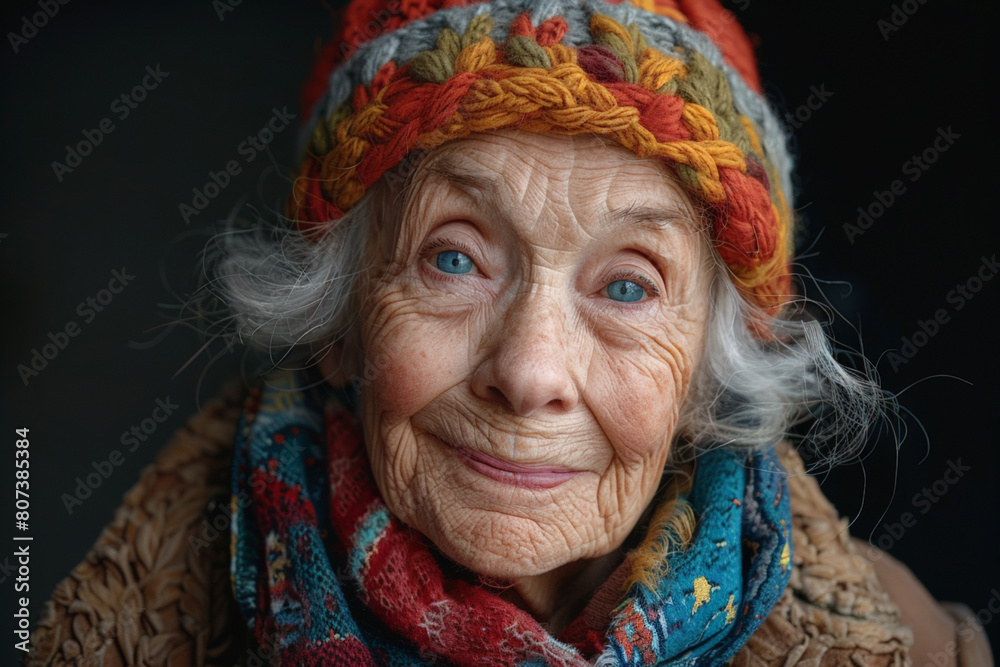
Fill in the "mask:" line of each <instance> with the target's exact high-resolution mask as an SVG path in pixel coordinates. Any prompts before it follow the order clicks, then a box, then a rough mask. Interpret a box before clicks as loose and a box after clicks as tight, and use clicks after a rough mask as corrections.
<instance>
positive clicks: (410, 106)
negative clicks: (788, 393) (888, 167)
mask: <svg viewBox="0 0 1000 667" xmlns="http://www.w3.org/2000/svg"><path fill="white" fill-rule="evenodd" d="M304 101H305V108H306V110H307V113H309V114H310V120H309V123H308V126H307V132H308V139H307V143H306V149H305V152H306V156H305V159H304V163H303V165H302V169H301V173H300V175H299V177H298V178H297V179H296V181H295V186H294V189H293V195H292V198H291V200H290V202H289V207H288V209H289V210H288V213H289V217H290V218H291V220H293V221H294V224H296V225H297V226H298V228H299V230H301V231H302V232H303V233H304V234H306V235H307V236H309V237H319V236H321V235H322V234H323V232H324V230H326V229H328V228H330V227H331V226H333V225H335V224H336V220H337V219H338V218H340V217H341V216H343V215H344V213H345V212H346V211H348V210H349V209H350V208H351V207H352V206H353V205H354V204H356V203H357V202H358V200H359V199H361V197H362V196H363V195H364V193H365V190H366V188H368V187H370V186H371V185H372V184H373V183H375V182H376V181H377V180H378V179H379V177H380V176H381V175H382V174H383V173H384V172H386V171H387V170H389V169H391V168H392V167H394V166H396V165H397V164H399V163H400V162H401V161H402V160H403V158H404V157H405V156H406V155H407V153H409V152H410V151H412V150H417V149H431V148H434V147H436V146H439V145H441V144H442V143H444V142H446V141H448V140H450V139H456V138H460V137H465V136H467V135H469V134H471V133H474V132H488V131H491V130H498V129H502V128H512V127H516V128H518V129H520V130H523V131H527V132H538V133H551V134H561V135H572V134H583V133H591V134H598V135H602V136H604V137H607V138H609V139H611V140H613V141H616V142H617V143H619V144H621V145H622V146H624V147H625V148H627V149H629V150H631V151H633V152H634V153H635V154H636V155H638V156H640V157H649V158H653V157H655V158H660V159H662V160H663V161H664V163H665V164H666V165H667V166H668V167H669V168H670V169H671V170H672V171H673V173H674V174H675V175H676V177H677V179H678V181H679V183H681V184H682V186H683V187H684V188H685V190H686V191H687V192H688V193H689V194H690V195H691V196H692V197H693V198H694V199H695V200H696V201H701V202H704V203H705V204H706V205H707V210H708V212H709V216H710V222H711V225H710V234H711V236H712V241H713V242H714V244H715V247H716V249H717V251H718V253H719V255H720V256H721V258H722V259H723V261H725V262H726V264H727V265H728V267H729V270H730V272H731V274H732V276H733V278H734V280H735V282H736V284H737V285H738V286H739V287H740V288H741V289H742V290H743V292H744V294H745V295H746V297H747V299H748V300H749V301H750V302H752V303H755V304H757V305H759V306H761V307H762V308H764V309H765V310H767V311H769V312H771V313H774V312H776V311H777V310H778V309H779V308H780V307H781V306H782V305H783V304H784V303H785V302H786V301H787V300H788V298H789V290H790V269H789V266H788V263H789V260H790V256H791V251H792V247H791V246H792V234H791V230H790V228H789V227H790V225H791V216H790V209H789V199H790V196H789V192H788V191H787V188H788V187H789V177H790V170H791V165H790V159H789V156H788V152H787V150H786V146H785V141H786V137H785V135H784V133H783V130H782V128H781V126H780V125H779V123H778V121H777V118H776V117H775V115H774V114H773V112H772V111H771V110H770V109H769V107H768V105H767V102H766V101H765V100H764V97H763V96H762V93H761V84H760V79H759V75H758V73H757V68H756V62H755V59H754V55H753V48H752V46H751V44H750V41H749V39H748V38H747V36H746V34H745V33H744V32H743V30H742V28H741V27H740V26H739V24H738V23H737V22H736V20H735V17H734V16H733V14H732V13H731V12H728V11H726V10H724V9H723V8H722V7H721V5H719V4H718V1H717V0H630V2H622V0H611V1H610V2H606V1H603V0H492V1H491V2H477V1H476V0H355V1H354V2H352V3H351V4H350V5H349V6H348V7H347V8H346V9H345V10H344V11H343V15H342V26H341V31H340V35H339V36H337V37H335V39H334V40H333V41H332V42H330V43H329V44H328V45H327V46H326V47H325V48H324V49H323V52H322V54H321V56H320V58H319V61H318V63H317V65H316V67H315V69H314V72H313V75H312V77H311V80H310V83H309V85H308V86H307V88H306V91H305V100H304Z"/></svg>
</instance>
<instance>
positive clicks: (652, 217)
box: [427, 155, 696, 231]
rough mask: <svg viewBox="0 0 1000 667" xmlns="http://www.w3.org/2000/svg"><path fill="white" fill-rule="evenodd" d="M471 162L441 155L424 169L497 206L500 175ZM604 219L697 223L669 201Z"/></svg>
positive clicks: (652, 225)
mask: <svg viewBox="0 0 1000 667" xmlns="http://www.w3.org/2000/svg"><path fill="white" fill-rule="evenodd" d="M473 164H474V163H472V162H470V161H468V160H464V159H461V158H460V157H458V156H456V155H448V156H442V157H441V158H439V159H437V160H435V161H434V162H433V163H432V164H430V165H428V167H427V170H428V171H429V172H430V173H432V174H434V175H435V176H439V177H440V178H442V179H444V180H446V181H448V182H449V183H450V184H452V185H454V186H455V187H457V188H458V189H460V190H462V191H463V192H465V193H466V194H468V195H469V196H471V197H473V198H475V199H479V200H481V201H483V202H484V203H488V204H492V205H494V206H498V205H499V204H500V203H501V202H502V201H503V196H502V194H501V193H502V191H503V189H504V186H505V183H504V180H503V178H502V176H500V175H499V174H496V173H492V172H486V171H483V170H481V169H477V168H476V167H474V166H473ZM604 218H605V220H606V221H608V222H610V223H611V224H613V225H615V226H630V225H633V224H635V225H639V226H640V227H645V228H647V229H652V230H654V231H662V230H665V229H667V228H669V227H670V226H672V225H675V224H677V223H679V222H681V223H683V222H687V223H691V222H696V219H695V218H694V217H693V216H692V213H691V212H690V211H687V210H685V209H684V208H682V207H679V206H673V205H671V204H657V205H649V204H639V203H636V202H633V203H631V204H629V205H628V206H624V207H621V208H616V209H614V210H611V211H608V212H607V213H606V214H605V215H604Z"/></svg>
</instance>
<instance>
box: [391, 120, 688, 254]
mask: <svg viewBox="0 0 1000 667" xmlns="http://www.w3.org/2000/svg"><path fill="white" fill-rule="evenodd" d="M567 140H569V141H572V142H573V145H572V147H570V146H567ZM568 148H572V149H571V150H567V149H568ZM420 172H422V173H420V174H419V175H418V177H417V178H416V179H415V184H417V187H415V188H414V189H413V190H412V191H411V193H410V194H412V195H413V197H412V199H411V201H410V202H409V204H411V205H412V204H417V200H421V199H426V198H427V197H429V196H430V195H429V193H428V192H427V190H428V189H434V186H440V187H441V188H442V190H440V191H435V192H434V193H433V194H434V199H438V198H439V192H440V193H444V192H447V191H448V190H449V189H451V190H454V191H456V192H460V193H462V194H464V195H465V196H466V197H468V198H469V201H470V203H473V204H475V205H476V206H477V208H478V210H485V211H488V212H492V213H494V214H496V213H500V212H507V213H514V216H513V217H514V218H515V219H512V220H510V222H511V223H513V224H514V225H515V226H517V227H520V228H521V229H522V231H527V230H526V229H524V228H525V227H534V226H536V225H538V224H542V223H543V222H544V221H545V220H548V222H549V223H550V226H552V227H553V231H557V233H558V232H562V233H565V232H566V231H569V230H568V229H565V228H566V227H572V226H573V225H566V224H564V223H567V222H569V221H570V220H575V221H576V222H577V223H578V224H577V225H576V226H575V227H576V228H577V231H582V232H584V234H585V235H587V236H589V235H591V234H592V233H594V232H595V231H596V230H597V229H606V228H608V227H610V226H617V225H620V224H625V223H628V224H631V223H635V224H639V225H642V226H645V227H649V228H652V229H664V228H665V227H666V226H668V225H670V224H673V223H677V222H682V223H686V224H689V225H691V224H693V225H695V226H697V227H700V226H701V225H700V219H701V217H700V216H699V214H698V212H697V211H696V210H695V206H694V204H693V203H692V202H691V200H690V198H689V197H688V195H687V194H686V193H685V192H684V191H683V189H681V188H680V187H679V186H678V185H677V184H676V182H675V177H674V176H673V175H672V174H671V173H670V172H669V171H668V170H667V168H666V167H665V166H664V165H663V164H662V163H661V162H659V161H658V160H655V159H648V158H640V157H638V156H636V155H634V154H632V153H630V152H629V151H627V150H626V149H624V148H623V147H621V146H619V145H617V144H611V143H609V142H608V141H607V140H604V139H602V138H600V137H596V136H589V135H577V136H571V137H566V136H559V137H556V136H548V135H535V134H529V133H526V132H521V131H516V130H507V131H501V132H498V133H495V134H483V135H472V136H471V137H468V138H465V139H459V140H454V141H451V142H448V143H447V144H444V145H443V146H441V147H439V148H438V149H436V151H435V152H434V153H432V154H431V155H430V156H429V157H428V158H427V160H425V161H424V163H423V164H421V166H420ZM422 204H423V205H422V206H421V205H419V204H418V207H419V208H425V207H426V206H432V207H433V205H434V204H435V202H428V201H424V202H422ZM407 208H408V209H409V206H408V207H407ZM406 217H407V219H414V218H416V219H419V216H412V215H411V212H410V211H409V210H408V211H407V213H406ZM553 223H557V224H554V225H553ZM560 223H562V224H560Z"/></svg>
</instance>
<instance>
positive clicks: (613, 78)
mask: <svg viewBox="0 0 1000 667" xmlns="http://www.w3.org/2000/svg"><path fill="white" fill-rule="evenodd" d="M576 61H577V63H578V64H579V65H580V68H581V69H582V70H583V71H584V72H586V73H587V74H589V75H590V76H591V77H593V79H594V80H595V81H597V82H599V83H617V82H619V81H621V80H622V79H623V78H624V77H625V70H624V69H623V68H622V64H621V61H620V60H618V57H617V56H616V55H615V54H614V53H612V52H611V51H610V50H609V49H607V48H605V47H603V46H598V45H596V44H588V45H587V46H581V47H580V48H578V49H577V50H576Z"/></svg>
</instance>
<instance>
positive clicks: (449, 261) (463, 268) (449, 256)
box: [437, 250, 473, 273]
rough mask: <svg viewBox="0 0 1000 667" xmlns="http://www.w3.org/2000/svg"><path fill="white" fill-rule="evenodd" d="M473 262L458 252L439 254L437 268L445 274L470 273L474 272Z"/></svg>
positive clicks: (450, 251)
mask: <svg viewBox="0 0 1000 667" xmlns="http://www.w3.org/2000/svg"><path fill="white" fill-rule="evenodd" d="M472 266H473V265H472V260H471V259H470V258H469V256H468V255H466V254H465V253H461V252H459V251H457V250H446V251H444V252H439V253H438V256H437V267H438V268H439V269H441V270H442V271H444V272H445V273H469V272H470V271H472Z"/></svg>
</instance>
